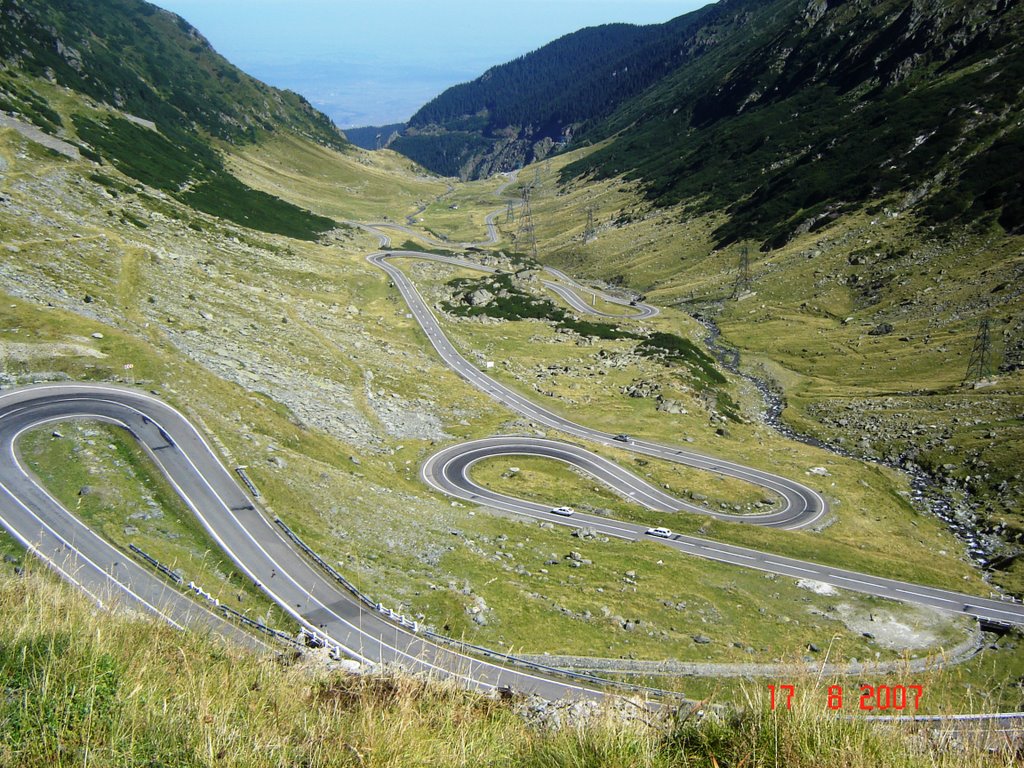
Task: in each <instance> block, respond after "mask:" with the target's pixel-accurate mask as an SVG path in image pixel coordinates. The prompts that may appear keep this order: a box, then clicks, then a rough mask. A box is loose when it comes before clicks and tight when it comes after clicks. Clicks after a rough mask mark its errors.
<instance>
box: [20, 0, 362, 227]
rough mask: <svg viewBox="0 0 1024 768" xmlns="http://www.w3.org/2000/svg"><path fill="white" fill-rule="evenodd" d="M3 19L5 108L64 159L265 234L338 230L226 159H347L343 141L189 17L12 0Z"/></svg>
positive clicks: (114, 6) (148, 9)
mask: <svg viewBox="0 0 1024 768" xmlns="http://www.w3.org/2000/svg"><path fill="white" fill-rule="evenodd" d="M0 20H2V23H0V59H2V61H3V68H2V69H0V109H3V110H5V111H7V112H9V113H11V114H12V115H13V116H14V118H15V119H16V120H21V121H25V122H30V123H33V124H34V125H35V126H36V127H38V128H39V129H40V130H42V131H44V132H45V133H47V134H49V135H51V136H53V137H55V138H58V139H60V140H61V141H63V142H64V143H65V149H64V151H65V152H66V153H70V154H72V155H76V154H79V153H80V154H81V155H82V156H84V157H86V158H87V159H89V160H92V161H93V162H95V163H98V164H107V163H109V164H111V165H113V166H114V167H116V168H117V169H118V170H119V171H121V172H122V173H124V174H125V175H127V176H129V177H131V178H132V179H134V180H135V181H138V182H141V183H142V184H144V185H146V186H148V187H150V188H152V189H155V190H159V191H160V192H163V193H166V194H168V195H170V196H172V197H174V198H175V199H177V200H179V201H181V202H184V203H186V204H187V205H189V206H190V207H192V208H193V209H195V210H197V211H202V212H205V213H208V214H212V215H215V216H218V217H220V218H223V219H227V220H229V221H233V222H235V223H237V224H241V225H244V226H251V227H255V228H257V229H261V230H263V231H265V232H273V233H276V234H282V235H287V236H289V237H294V238H300V239H307V240H308V239H315V238H317V237H319V236H320V235H321V234H322V233H324V232H327V231H329V230H331V229H333V228H334V226H335V223H334V221H332V220H331V219H328V218H326V217H323V216H316V215H313V214H310V213H309V212H308V211H305V210H303V209H301V208H298V207H296V206H295V205H292V204H290V203H286V202H284V201H283V200H280V199H279V198H277V197H274V196H272V195H268V194H266V193H264V192H259V191H256V190H254V189H251V188H249V187H247V186H246V185H245V184H243V183H241V182H240V181H239V180H238V179H236V178H235V177H234V176H233V175H232V174H231V173H230V172H229V171H228V170H227V169H226V167H225V165H224V161H223V156H222V151H221V150H222V148H227V147H229V146H231V145H240V144H242V145H244V144H248V143H252V142H256V141H260V140H264V139H265V138H267V137H269V136H272V135H277V134H287V135H294V136H299V137H302V138H305V139H307V140H312V141H315V142H317V143H319V144H321V145H323V146H326V147H333V148H338V149H345V148H346V147H348V146H350V145H349V144H348V143H347V141H346V140H345V138H344V135H343V134H341V133H340V132H339V131H338V130H337V129H336V128H335V127H334V126H333V124H332V123H331V122H330V120H328V119H327V118H326V117H325V116H324V115H322V114H320V113H319V112H317V111H316V110H314V109H313V108H312V107H310V106H309V104H308V103H307V102H306V101H305V100H304V99H302V97H300V96H298V95H297V94H294V93H288V92H285V91H279V90H277V89H274V88H271V87H269V86H267V85H265V84H263V83H260V82H259V81H257V80H254V79H252V78H251V77H249V76H248V75H246V74H244V73H243V72H241V71H240V70H238V69H237V68H235V67H234V66H232V65H231V64H230V63H228V62H227V61H226V60H225V59H223V58H222V57H221V56H219V55H218V54H217V53H216V52H215V51H213V49H212V48H211V47H210V45H209V43H208V42H207V41H206V40H205V39H204V38H203V37H202V36H201V35H200V34H199V33H198V32H197V31H196V30H195V29H194V28H192V27H191V26H190V25H189V24H188V23H187V22H185V21H184V20H183V19H181V18H179V17H177V16H175V15H173V14H171V13H168V12H166V11H163V10H161V9H159V8H157V7H156V6H153V5H150V4H149V3H144V2H140V1H139V0H103V1H102V2H98V3H89V4H83V3H77V2H70V1H66V2H46V3H44V2H39V1H38V0H11V2H7V3H5V4H4V5H3V10H2V15H0ZM57 146H59V144H58V145H57ZM99 176H100V177H102V178H107V177H106V176H105V175H104V174H100V175H99ZM108 181H109V179H108ZM107 186H108V187H110V188H111V189H112V190H113V191H114V193H115V194H116V193H117V190H116V187H117V182H113V181H109V183H108V184H107Z"/></svg>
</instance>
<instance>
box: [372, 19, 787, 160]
mask: <svg viewBox="0 0 1024 768" xmlns="http://www.w3.org/2000/svg"><path fill="white" fill-rule="evenodd" d="M761 5H763V4H762V3H757V2H752V0H726V1H724V2H721V3H718V4H717V5H710V6H707V7H706V8H703V9H701V10H699V11H695V12H693V13H689V14H686V15H684V16H680V17H679V18H677V19H674V20H672V21H669V22H667V23H665V24H658V25H650V26H642V27H641V26H635V25H630V24H608V25H604V26H600V27H592V28H588V29H583V30H580V31H579V32H575V33H573V34H570V35H566V36H564V37H562V38H559V39H558V40H556V41H554V42H552V43H549V44H548V45H546V46H544V47H542V48H540V49H538V50H537V51H534V52H533V53H530V54H527V55H525V56H521V57H520V58H518V59H516V60H515V61H512V62H509V63H507V64H503V65H501V66H498V67H494V68H492V69H490V70H488V71H487V72H485V73H484V74H483V75H482V76H480V77H479V78H477V79H476V80H474V81H472V82H470V83H465V84H463V85H458V86H455V87H453V88H449V89H448V90H447V91H445V92H444V93H442V94H441V95H440V96H438V97H437V98H435V99H434V100H433V101H431V102H430V103H428V104H427V105H425V106H424V107H423V108H422V109H420V110H419V111H418V112H417V113H416V114H415V115H413V117H412V118H411V119H410V120H409V124H408V125H407V127H406V129H405V131H404V132H403V133H402V135H401V136H400V137H399V138H397V139H396V140H394V141H393V142H392V144H391V147H392V148H393V149H396V150H397V151H399V152H402V153H403V154H406V155H408V156H409V157H411V158H412V159H414V160H416V161H417V162H419V163H421V164H422V165H425V166H426V167H428V168H430V169H431V170H434V171H436V172H438V173H444V174H447V175H451V176H456V175H460V176H462V177H464V178H476V177H480V176H486V175H489V174H491V173H495V172H498V171H509V170H513V169H515V168H518V167H519V166H521V165H522V164H523V163H524V162H530V161H532V160H534V159H538V158H543V157H544V156H546V155H547V154H548V153H550V152H551V151H552V149H553V147H554V146H555V144H556V143H559V142H564V141H565V140H567V139H571V138H572V136H573V135H574V134H575V133H576V132H578V131H579V130H581V129H582V128H584V127H586V126H589V125H592V124H594V123H595V122H596V121H599V120H601V119H602V118H605V117H607V116H608V115H610V114H611V113H612V112H613V111H614V110H615V109H616V108H617V107H619V106H620V105H621V104H622V103H623V102H624V101H626V100H628V99H630V98H631V97H633V96H636V95H637V94H639V93H641V92H642V91H644V89H646V88H648V87H649V86H651V85H652V84H654V83H656V82H658V81H659V80H660V79H661V78H663V77H665V76H666V75H668V74H670V73H672V72H673V71H675V70H677V69H678V68H680V67H682V66H685V65H686V64H688V63H692V62H695V61H699V60H700V59H701V58H702V56H703V55H704V54H705V53H706V52H707V51H709V50H713V49H715V48H717V47H718V46H720V45H722V44H723V41H725V40H730V39H733V38H737V39H739V38H742V37H744V36H745V35H746V34H747V33H748V32H747V30H748V27H750V26H751V24H757V23H761V21H760V20H762V19H767V18H768V16H769V13H766V11H765V9H762V8H761V7H760V6H761ZM755 19H756V20H758V21H756V22H755V21H753V20H755Z"/></svg>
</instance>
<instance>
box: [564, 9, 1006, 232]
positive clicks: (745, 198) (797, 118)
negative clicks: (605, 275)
mask: <svg viewBox="0 0 1024 768" xmlns="http://www.w3.org/2000/svg"><path fill="white" fill-rule="evenodd" d="M773 6H774V7H775V8H777V9H778V10H779V11H780V12H784V13H788V14H793V12H794V11H796V13H795V14H794V15H793V16H792V19H791V20H790V21H788V22H787V23H785V24H783V25H781V27H779V28H778V29H777V30H776V31H770V30H766V31H765V32H764V33H762V34H760V35H758V36H755V37H751V39H749V40H748V41H747V44H746V45H745V47H744V48H743V50H742V56H741V57H740V58H739V60H734V58H733V57H732V56H728V57H723V56H722V55H721V54H720V53H716V54H715V55H714V56H708V57H707V58H706V59H705V60H703V61H701V62H700V63H699V65H695V66H687V67H682V68H680V69H678V70H677V71H675V72H674V73H673V74H672V75H671V76H669V77H667V78H665V79H664V80H663V81H662V82H660V83H659V84H658V85H657V86H655V87H654V88H653V89H651V91H650V92H649V93H647V94H645V95H644V97H643V98H641V99H638V100H636V101H635V102H633V103H630V104H628V105H627V106H625V107H624V108H623V109H622V110H621V111H620V112H619V113H618V114H616V115H615V116H614V118H613V119H612V120H610V121H608V123H606V124H605V125H603V126H601V127H600V128H598V129H596V130H595V131H594V132H593V133H592V136H593V137H594V138H600V137H601V136H611V135H613V134H615V133H616V132H618V131H622V133H621V135H620V136H619V137H618V139H617V140H616V141H613V142H612V143H611V144H610V145H608V146H607V147H606V148H604V149H602V150H601V151H599V152H596V153H594V154H593V155H591V156H589V157H587V158H586V159H585V160H582V161H580V162H579V163H576V164H573V165H570V166H569V167H568V168H567V169H566V171H565V175H564V177H563V179H564V180H568V179H571V178H579V177H581V176H585V175H594V176H597V177H609V176H618V175H624V176H625V177H626V178H628V179H633V180H637V181H640V182H641V184H642V185H643V187H644V190H645V193H646V195H647V196H648V198H649V199H651V200H652V201H653V202H655V203H656V204H658V205H670V204H674V203H678V202H685V204H686V206H687V208H688V210H692V211H696V212H710V211H726V212H727V213H728V220H727V221H726V222H724V223H723V224H722V225H721V226H720V227H719V228H718V229H717V230H716V231H715V239H716V242H717V244H718V245H720V246H721V245H725V244H728V243H730V242H733V241H736V240H739V239H754V238H756V239H757V240H759V241H760V242H761V244H762V249H763V250H769V249H771V248H773V247H778V246H779V245H781V244H782V243H785V242H786V241H787V240H788V239H789V238H790V237H792V236H793V234H794V233H795V232H797V231H813V230H815V229H818V228H820V227H821V226H823V225H824V224H826V223H827V222H828V221H831V220H834V219H835V217H836V216H837V215H839V214H841V213H843V212H846V211H851V210H855V209H857V208H858V207H859V206H861V205H862V204H864V202H865V201H867V200H869V199H870V200H876V201H877V200H881V201H882V205H883V206H884V207H885V208H887V209H890V210H892V211H894V212H899V211H905V210H907V209H910V208H914V209H916V210H917V212H918V213H919V214H920V215H921V216H923V218H924V219H925V220H927V221H929V222H933V223H943V222H947V221H950V220H954V219H958V220H961V221H974V220H977V219H981V218H992V219H995V220H997V221H998V222H999V223H1000V224H1001V225H1002V227H1003V228H1004V229H1006V230H1009V231H1013V230H1015V229H1017V228H1019V227H1020V226H1021V225H1022V224H1024V202H1022V197H1024V162H1022V160H1024V132H1022V130H1021V128H1020V118H1021V109H1022V106H1024V100H1022V98H1021V93H1020V82H1021V80H1022V78H1024V43H1022V40H1024V10H1022V8H1021V6H1020V5H1019V4H1018V3H1010V2H995V3H989V4H978V3H974V2H930V1H920V2H915V3H912V4H909V5H908V4H906V3H903V2H895V1H888V0H887V1H885V2H863V1H859V0H858V1H856V2H846V3H834V2H826V1H825V0H813V2H810V3H800V4H794V3H775V4H773Z"/></svg>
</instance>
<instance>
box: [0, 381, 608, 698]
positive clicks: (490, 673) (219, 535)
mask: <svg viewBox="0 0 1024 768" xmlns="http://www.w3.org/2000/svg"><path fill="white" fill-rule="evenodd" d="M71 418H90V419H99V420H102V421H106V422H110V423H113V424H117V425H118V426H121V427H123V428H125V429H127V430H128V431H129V432H130V433H131V434H132V435H133V436H134V437H135V438H136V439H137V440H138V441H139V442H140V443H141V444H142V445H143V446H144V448H145V449H146V451H147V452H148V453H149V454H150V455H151V457H152V458H153V460H154V461H155V462H156V464H157V466H158V467H159V468H160V470H161V471H162V472H163V473H164V474H165V475H166V476H167V477H168V479H169V480H170V481H171V483H172V484H173V485H174V488H175V490H176V491H177V492H178V494H179V495H180V496H181V497H182V499H184V500H185V502H186V503H187V504H188V506H189V507H190V508H191V509H192V511H193V513H194V514H195V515H196V517H197V518H198V519H199V521H200V522H201V523H202V525H203V527H204V528H205V529H206V531H207V533H208V534H209V535H210V537H211V538H212V539H213V540H214V541H215V542H216V543H217V544H218V545H219V546H220V547H221V548H222V549H223V550H224V551H225V552H226V553H227V555H228V556H229V557H230V558H231V559H232V560H233V561H234V563H235V565H236V566H237V567H238V569H239V570H240V571H241V572H242V573H243V574H245V575H246V576H247V577H248V578H249V579H252V580H253V582H254V583H255V584H257V585H259V587H260V588H261V589H262V590H263V591H264V592H265V593H266V594H267V595H268V597H270V598H271V599H272V600H274V602H276V603H277V604H278V605H279V606H281V608H282V609H283V610H284V611H285V612H286V613H288V614H290V615H291V616H292V617H293V618H294V619H295V620H296V621H297V622H298V623H299V624H300V625H301V626H302V627H304V628H305V629H306V631H307V632H308V634H310V635H314V636H317V637H318V638H322V639H323V641H324V642H325V644H326V645H328V646H335V647H337V648H338V649H340V650H341V651H342V652H343V653H344V654H345V655H347V656H349V657H351V658H354V659H356V660H359V661H361V662H364V663H368V664H379V663H384V662H391V663H398V664H401V665H402V666H403V667H405V668H406V669H408V670H410V671H412V672H418V673H424V674H427V675H432V676H436V677H444V678H454V679H456V680H458V681H459V682H461V683H463V684H464V685H466V686H469V687H474V688H479V689H492V688H496V687H502V686H508V687H510V688H512V689H514V690H517V691H522V692H527V693H536V694H539V695H541V696H544V697H546V698H549V699H559V698H564V697H567V696H572V697H577V698H579V697H591V698H597V697H600V696H603V695H604V694H603V693H602V692H601V691H598V690H596V689H591V688H587V687H585V686H581V685H577V684H573V683H571V682H565V681H559V680H554V679H549V678H546V677H542V676H539V675H536V674H533V673H531V672H529V671H521V670H517V669H514V668H509V667H507V666H504V665H499V664H491V663H488V662H485V661H480V660H477V659H474V658H470V657H468V656H465V655H462V654H460V653H457V652H455V651H454V650H452V649H450V648H447V647H442V646H439V645H436V644H434V643H431V642H428V641H426V640H424V639H423V638H422V637H420V636H419V635H417V634H416V633H415V632H413V631H411V630H410V629H409V628H406V627H403V626H400V625H399V624H398V623H395V622H393V621H390V620H388V619H386V618H385V617H384V616H382V615H381V614H380V613H379V612H378V611H375V610H372V609H370V608H368V607H367V606H365V605H364V604H362V603H361V602H359V601H357V600H356V599H355V598H354V597H353V596H352V595H351V594H349V593H348V592H345V591H343V590H340V589H339V588H338V585H337V584H336V583H335V582H334V581H333V580H332V579H331V578H330V577H329V576H328V575H326V574H325V573H324V572H322V571H321V570H320V569H318V568H316V567H314V565H313V564H312V563H311V562H310V561H309V560H308V559H307V558H306V556H305V555H303V554H301V553H300V552H298V551H297V550H296V549H295V548H294V547H293V546H292V545H291V543H290V542H289V541H288V540H287V539H286V538H285V537H284V536H283V535H282V533H281V531H280V530H279V529H278V528H277V526H275V525H274V524H273V523H272V522H271V521H270V520H268V519H267V518H266V517H265V516H264V515H263V514H262V513H261V512H260V511H259V510H258V509H257V508H256V506H255V504H254V503H253V500H252V499H250V498H249V497H248V496H247V495H246V493H245V492H244V491H243V490H242V488H241V487H240V486H239V485H238V483H237V482H236V480H235V478H234V477H233V476H232V474H231V472H230V471H229V470H228V469H227V468H226V467H224V465H223V464H221V463H220V461H219V459H218V458H217V457H216V455H215V454H214V452H213V450H212V449H211V448H210V446H209V444H208V443H207V442H206V440H205V439H204V438H203V436H202V435H201V434H200V433H199V431H198V430H197V429H196V428H195V427H194V426H193V425H192V424H191V423H190V422H189V421H188V419H186V418H185V417H184V416H183V415H182V414H181V413H180V412H178V411H177V410H175V409H174V408H172V407H171V406H169V405H167V404H166V403H164V402H162V401H161V400H158V399H157V398H155V397H151V396H149V395H147V394H144V393H141V392H138V391H135V390H129V389H123V388H120V387H113V386H110V385H104V384H45V385H40V386H33V387H26V388H22V389H16V390H11V391H9V392H6V393H4V394H3V395H0V451H2V455H0V523H2V524H3V526H4V527H5V528H6V529H7V530H8V531H9V532H11V534H12V535H14V536H15V537H16V538H17V539H18V540H19V541H21V542H22V543H23V544H25V545H26V546H27V547H28V548H29V549H30V551H32V552H33V553H34V554H36V555H38V556H39V557H41V558H42V559H43V560H44V561H45V562H46V563H47V564H48V565H50V566H51V567H53V568H54V569H55V570H57V572H58V573H60V574H61V575H62V576H63V577H64V578H66V579H68V580H69V581H71V582H72V583H74V584H76V585H77V586H79V587H81V588H82V589H84V590H85V591H86V592H88V593H89V594H90V595H92V596H93V597H94V598H95V599H96V600H97V601H99V602H101V604H103V605H115V604H116V605H120V606H125V607H132V608H136V609H141V610H146V611H150V612H152V613H155V614H157V615H158V616H161V617H163V618H165V619H166V620H168V621H170V622H171V623H172V624H174V625H175V626H179V627H182V626H185V625H193V626H194V625H195V624H196V623H197V622H199V623H202V624H205V625H213V626H214V627H215V629H217V630H218V631H220V632H224V633H226V634H230V635H234V636H237V637H238V638H239V639H241V640H243V641H244V642H246V643H249V644H252V643H253V642H254V640H253V638H251V637H250V636H248V635H246V634H245V633H243V632H241V631H240V630H239V629H237V628H235V627H234V626H233V625H231V624H227V623H225V622H224V621H222V620H220V619H219V618H218V617H216V616H214V615H213V614H211V613H209V612H208V611H206V610H205V609H203V608H202V607H201V606H199V605H198V604H197V603H195V602H193V601H192V600H191V599H189V598H188V597H187V596H185V595H183V594H182V593H180V592H178V591H177V590H175V589H173V588H172V587H170V585H169V584H168V583H167V582H166V581H165V580H164V579H162V578H160V577H158V576H156V575H155V573H153V572H151V571H149V570H147V569H145V568H143V567H141V566H140V565H137V564H136V563H135V562H134V561H133V560H132V559H130V558H129V557H128V556H127V555H126V554H125V553H123V552H121V551H119V550H118V549H116V548H115V547H113V546H111V545H110V544H109V543H107V542H106V541H105V540H104V539H102V538H100V537H99V536H97V535H96V534H94V533H93V532H92V531H91V530H90V529H89V528H87V527H86V526H85V525H84V524H83V523H82V522H81V521H79V520H78V519H77V518H76V517H75V516H74V515H73V514H72V513H71V512H70V511H68V510H67V509H66V508H64V507H63V506H62V505H61V504H60V503H59V502H58V501H57V500H56V499H54V498H53V497H52V496H51V495H50V494H48V493H47V492H46V491H45V490H44V489H43V488H42V486H41V485H39V483H38V482H37V481H36V479H35V478H34V477H32V475H31V473H29V472H28V471H27V470H26V469H25V467H24V464H23V463H22V462H21V460H20V459H19V457H18V454H17V450H16V445H15V444H16V442H17V439H18V437H19V436H20V435H21V434H23V433H24V432H25V431H26V430H28V429H31V428H32V427H35V426H40V425H46V424H50V423H55V422H59V421H66V420H67V419H71Z"/></svg>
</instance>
